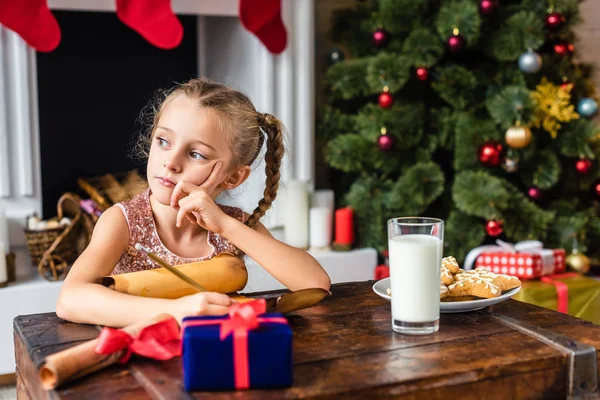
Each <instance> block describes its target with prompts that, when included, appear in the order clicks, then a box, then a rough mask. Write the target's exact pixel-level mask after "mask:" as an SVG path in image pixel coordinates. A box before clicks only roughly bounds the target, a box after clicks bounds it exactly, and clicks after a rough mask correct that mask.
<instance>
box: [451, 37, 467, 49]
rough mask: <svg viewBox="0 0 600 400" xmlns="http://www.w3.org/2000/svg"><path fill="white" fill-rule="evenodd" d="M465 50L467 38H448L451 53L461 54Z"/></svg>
mask: <svg viewBox="0 0 600 400" xmlns="http://www.w3.org/2000/svg"><path fill="white" fill-rule="evenodd" d="M464 48H465V38H463V37H462V36H461V35H452V36H450V37H449V38H448V50H449V51H450V52H451V53H460V52H461V51H462V49H464Z"/></svg>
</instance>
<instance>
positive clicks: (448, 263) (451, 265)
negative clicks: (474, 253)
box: [442, 256, 460, 274]
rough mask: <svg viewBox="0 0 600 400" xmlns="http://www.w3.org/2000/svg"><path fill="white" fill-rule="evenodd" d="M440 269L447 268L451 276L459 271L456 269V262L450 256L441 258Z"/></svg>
mask: <svg viewBox="0 0 600 400" xmlns="http://www.w3.org/2000/svg"><path fill="white" fill-rule="evenodd" d="M442 267H446V268H448V270H450V273H451V274H456V273H457V272H458V270H459V269H460V268H459V267H458V263H457V262H456V258H454V257H452V256H449V257H444V258H442Z"/></svg>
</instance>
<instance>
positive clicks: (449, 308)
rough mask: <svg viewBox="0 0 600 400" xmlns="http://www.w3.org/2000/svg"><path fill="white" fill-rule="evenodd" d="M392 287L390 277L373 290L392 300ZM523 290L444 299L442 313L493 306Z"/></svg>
mask: <svg viewBox="0 0 600 400" xmlns="http://www.w3.org/2000/svg"><path fill="white" fill-rule="evenodd" d="M389 287H390V278H385V279H382V280H380V281H377V282H375V284H374V285H373V291H374V292H375V293H377V295H378V296H380V297H383V298H384V299H386V300H388V301H389V300H391V297H390V296H388V294H387V289H388V288H389ZM519 290H521V287H520V286H519V287H518V288H514V289H512V290H509V291H508V292H506V293H504V294H501V295H500V296H498V297H495V298H493V299H478V300H470V301H447V302H445V301H442V302H440V312H442V313H459V312H467V311H475V310H481V309H482V308H485V307H489V306H493V305H494V304H498V303H502V302H503V301H505V300H508V299H510V298H511V297H512V296H514V295H515V294H517V293H518V292H519Z"/></svg>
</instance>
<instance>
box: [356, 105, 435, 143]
mask: <svg viewBox="0 0 600 400" xmlns="http://www.w3.org/2000/svg"><path fill="white" fill-rule="evenodd" d="M424 115H425V106H424V105H423V104H421V103H406V102H400V101H396V102H395V104H394V105H393V106H392V107H391V108H390V109H388V110H385V109H383V108H381V107H379V106H378V105H375V104H367V105H366V106H365V107H363V108H362V109H361V110H360V112H359V114H358V115H357V117H356V124H357V128H358V131H359V132H360V134H361V135H362V136H363V137H365V138H368V139H369V140H371V141H373V143H375V142H376V141H377V139H378V138H379V136H380V135H381V128H384V127H385V128H386V130H387V134H388V135H392V136H393V137H394V138H395V139H396V148H398V149H410V148H413V147H415V146H416V145H417V144H419V142H420V140H421V137H422V136H423V123H424V122H423V120H424Z"/></svg>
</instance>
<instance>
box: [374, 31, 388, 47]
mask: <svg viewBox="0 0 600 400" xmlns="http://www.w3.org/2000/svg"><path fill="white" fill-rule="evenodd" d="M389 38H390V34H389V33H388V32H387V31H386V30H385V29H377V30H376V31H375V32H373V44H374V45H375V47H377V48H378V49H380V48H382V47H385V46H386V45H387V43H388V41H389Z"/></svg>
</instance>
